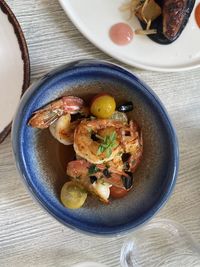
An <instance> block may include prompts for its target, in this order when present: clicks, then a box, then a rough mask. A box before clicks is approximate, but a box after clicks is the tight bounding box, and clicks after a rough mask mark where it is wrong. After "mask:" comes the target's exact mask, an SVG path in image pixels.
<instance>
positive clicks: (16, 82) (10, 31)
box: [0, 0, 30, 143]
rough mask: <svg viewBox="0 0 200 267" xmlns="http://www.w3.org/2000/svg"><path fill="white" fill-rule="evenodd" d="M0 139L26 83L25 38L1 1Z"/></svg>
mask: <svg viewBox="0 0 200 267" xmlns="http://www.w3.org/2000/svg"><path fill="white" fill-rule="evenodd" d="M0 25H1V26H0V62H1V64H0V143H1V142H2V141H3V140H4V138H5V137H6V135H7V134H8V133H9V131H10V127H11V121H12V118H13V116H14V113H15V110H16V108H17V105H18V103H19V100H20V97H21V95H22V93H23V92H24V90H25V89H26V88H27V87H28V85H29V78H30V68H29V56H28V50H27V46H26V42H25V39H24V36H23V33H22V31H21V28H20V26H19V23H18V22H17V20H16V18H15V16H14V14H13V13H12V11H11V10H10V8H9V7H8V5H7V4H6V3H5V2H4V1H3V0H1V1H0Z"/></svg>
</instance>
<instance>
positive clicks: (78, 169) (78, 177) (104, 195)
mask: <svg viewBox="0 0 200 267" xmlns="http://www.w3.org/2000/svg"><path fill="white" fill-rule="evenodd" d="M67 175H68V176H70V178H71V179H72V180H74V181H76V182H78V183H80V184H81V185H82V186H83V187H84V188H85V189H86V190H87V191H89V192H90V193H92V194H93V195H95V196H96V197H98V198H99V199H100V200H101V201H102V202H104V203H108V202H109V200H108V198H109V195H110V187H111V186H115V187H118V188H122V189H125V190H127V191H128V190H130V189H131V187H132V182H133V181H132V177H130V176H129V175H128V174H126V173H124V172H117V171H116V170H115V169H112V168H111V167H110V168H108V167H107V166H106V165H104V164H98V165H94V164H91V163H89V162H88V161H86V160H75V161H71V162H69V163H68V165H67Z"/></svg>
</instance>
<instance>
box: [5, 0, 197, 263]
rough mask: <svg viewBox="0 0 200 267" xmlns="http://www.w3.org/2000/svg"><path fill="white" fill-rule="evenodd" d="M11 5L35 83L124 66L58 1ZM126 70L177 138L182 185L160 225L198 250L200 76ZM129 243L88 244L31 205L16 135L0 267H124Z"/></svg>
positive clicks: (91, 240)
mask: <svg viewBox="0 0 200 267" xmlns="http://www.w3.org/2000/svg"><path fill="white" fill-rule="evenodd" d="M7 3H8V4H9V5H10V7H11V8H12V10H13V11H14V13H15V15H16V17H17V18H18V20H19V22H20V24H21V26H22V29H23V31H24V34H25V37H26V40H27V43H28V48H29V53H30V60H31V82H34V81H35V80H37V79H38V78H39V77H41V76H42V75H43V74H45V73H46V72H48V71H49V70H51V69H52V68H54V67H56V66H59V65H60V64H63V63H66V62H70V61H71V60H76V59H84V58H98V59H105V60H109V61H111V62H115V63H118V64H121V65H122V66H125V65H124V64H122V63H119V62H117V61H115V60H114V59H112V58H111V57H109V56H107V55H105V54H104V53H103V52H101V51H100V50H98V49H97V48H96V47H94V46H93V45H92V44H90V43H89V42H88V41H87V40H86V39H85V38H84V37H83V36H82V35H81V33H80V32H79V31H78V30H77V29H76V28H75V27H74V26H73V24H72V23H71V22H70V20H69V19H68V17H67V16H66V15H65V13H64V12H63V10H62V9H61V7H60V5H59V3H58V2H57V0H51V1H49V0H26V1H24V0H17V1H16V0H15V1H14V0H7ZM125 67H127V68H128V69H130V70H131V71H133V72H135V73H136V74H137V75H139V77H140V78H142V79H143V80H144V81H145V82H146V83H148V84H149V85H150V86H151V87H152V89H153V90H154V91H155V92H156V93H157V94H158V96H159V97H160V98H161V100H162V101H163V103H164V104H165V106H166V108H167V110H168V112H169V114H170V116H171V118H172V121H173V123H174V126H175V128H176V130H177V134H178V138H179V145H180V170H179V175H178V180H177V185H176V187H175V190H174V193H173V195H172V197H171V198H170V200H169V201H168V203H167V204H166V205H165V207H164V208H163V209H162V210H161V211H160V212H159V213H158V214H157V216H156V218H155V219H157V218H168V219H173V220H176V221H178V222H180V223H181V224H183V225H184V226H185V228H186V229H187V230H188V231H189V232H190V233H191V234H192V235H193V237H194V238H195V239H196V240H197V242H199V243H200V69H196V70H193V71H188V72H181V73H156V72H150V71H143V70H138V69H135V68H133V67H130V66H125ZM5 112H6V111H5ZM126 238H127V237H126V236H125V237H116V238H106V239H104V238H99V237H98V238H95V237H89V236H86V235H83V234H79V233H76V232H74V231H72V230H69V229H68V228H66V227H65V226H63V225H61V224H60V223H59V222H57V221H56V220H55V219H53V218H52V217H50V216H49V215H48V214H46V213H45V212H44V211H43V210H42V209H41V208H40V206H38V205H37V204H36V203H35V202H34V201H33V200H32V198H31V197H30V195H29V194H28V193H27V191H26V189H25V187H24V185H23V184H22V182H21V180H20V177H19V174H18V173H17V171H16V168H15V163H14V159H13V156H12V148H11V137H10V135H9V136H8V137H7V138H6V140H5V141H4V142H3V143H2V144H1V145H0V266H9V267H11V266H14V267H18V266H57V267H58V266H65V267H68V266H71V265H72V264H75V263H78V262H81V261H97V262H102V263H104V264H107V265H108V266H110V267H115V266H119V256H120V248H121V246H122V244H123V242H124V240H125V239H126Z"/></svg>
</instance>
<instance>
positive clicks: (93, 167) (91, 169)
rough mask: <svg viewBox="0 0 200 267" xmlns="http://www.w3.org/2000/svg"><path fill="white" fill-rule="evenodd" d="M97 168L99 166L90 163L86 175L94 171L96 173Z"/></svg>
mask: <svg viewBox="0 0 200 267" xmlns="http://www.w3.org/2000/svg"><path fill="white" fill-rule="evenodd" d="M98 171H100V170H99V168H97V166H96V165H95V164H92V165H91V166H90V167H89V168H88V175H92V174H94V173H97V172H98Z"/></svg>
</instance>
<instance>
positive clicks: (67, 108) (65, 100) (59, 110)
mask: <svg viewBox="0 0 200 267" xmlns="http://www.w3.org/2000/svg"><path fill="white" fill-rule="evenodd" d="M76 113H82V114H84V115H88V109H87V107H86V106H85V104H84V101H83V100H82V99H81V98H79V97H76V96H64V97H62V98H60V99H58V100H55V101H53V102H51V103H50V104H48V105H46V106H44V107H43V108H41V109H39V110H37V111H36V112H34V113H33V116H32V117H31V119H30V120H29V122H28V124H29V125H30V126H32V127H34V128H39V129H45V128H48V127H49V126H50V125H51V124H52V123H54V122H55V121H56V120H58V119H59V118H60V117H61V116H62V115H65V114H76Z"/></svg>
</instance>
